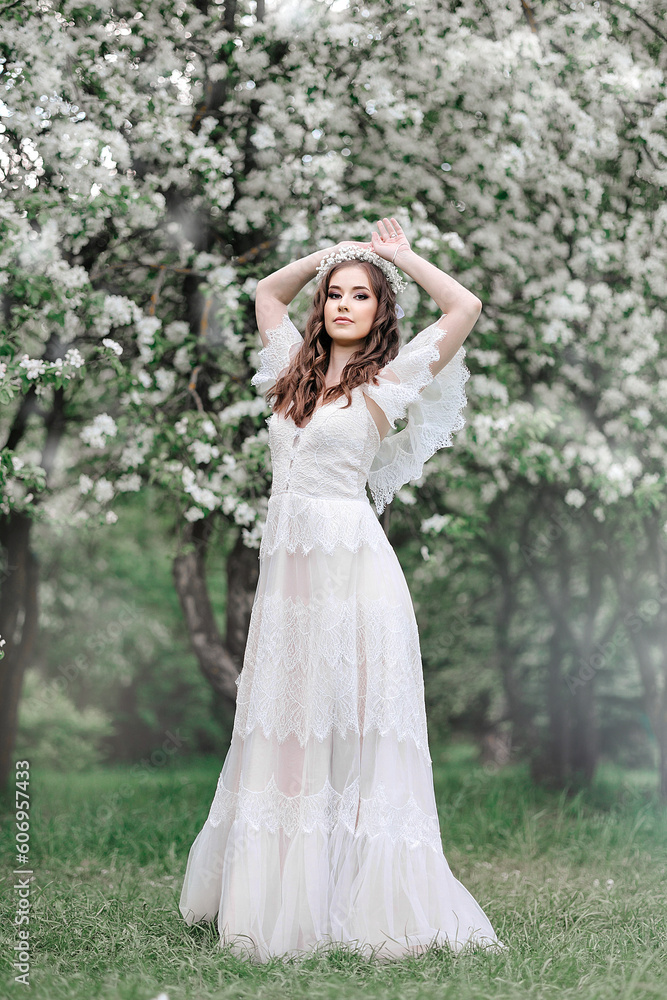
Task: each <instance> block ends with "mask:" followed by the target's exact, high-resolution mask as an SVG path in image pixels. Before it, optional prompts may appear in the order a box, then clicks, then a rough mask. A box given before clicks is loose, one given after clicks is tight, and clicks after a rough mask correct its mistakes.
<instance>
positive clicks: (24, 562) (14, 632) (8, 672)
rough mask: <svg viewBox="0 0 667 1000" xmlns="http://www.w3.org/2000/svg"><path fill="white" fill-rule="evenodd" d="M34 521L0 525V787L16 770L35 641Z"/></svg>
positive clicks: (15, 519)
mask: <svg viewBox="0 0 667 1000" xmlns="http://www.w3.org/2000/svg"><path fill="white" fill-rule="evenodd" d="M31 527H32V521H31V520H30V518H29V517H28V516H27V515H25V514H21V513H17V512H15V511H13V512H12V513H11V514H9V515H8V516H7V517H5V518H3V519H2V522H0V548H1V549H2V554H3V558H4V560H5V565H4V567H3V569H4V572H3V578H2V586H1V589H0V597H1V600H0V635H2V637H3V639H4V640H5V646H4V647H3V648H4V653H5V656H4V658H3V659H2V660H0V787H2V788H5V787H6V786H7V784H8V782H9V779H10V776H11V772H12V768H13V757H12V754H13V751H14V744H15V742H16V731H17V726H18V707H19V700H20V697H21V688H22V687H23V675H24V673H25V669H26V666H27V665H28V663H29V662H30V657H31V656H32V652H33V649H34V646H35V640H36V638H37V624H38V622H37V619H38V602H37V582H38V577H39V570H38V563H37V558H36V556H35V554H34V553H33V552H32V550H31V548H30V530H31Z"/></svg>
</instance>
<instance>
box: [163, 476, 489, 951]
mask: <svg viewBox="0 0 667 1000" xmlns="http://www.w3.org/2000/svg"><path fill="white" fill-rule="evenodd" d="M299 502H300V501H299V498H298V497H297V496H295V495H292V496H289V495H285V494H283V495H277V496H272V497H271V499H270V500H269V518H268V520H267V530H266V532H265V537H264V539H263V544H262V549H261V550H260V573H259V580H258V584H257V590H256V593H255V598H254V602H253V608H252V614H251V619H250V626H249V631H248V640H247V644H246V650H245V655H244V662H243V669H242V671H241V674H240V677H239V679H238V681H237V684H238V699H237V707H236V715H235V720H234V729H233V733H232V739H231V744H230V747H229V750H228V753H227V756H226V758H225V760H224V764H223V767H222V772H221V774H220V778H219V781H218V786H217V790H216V792H215V796H214V799H213V803H212V805H211V808H210V811H209V815H208V818H207V820H206V823H205V824H204V826H203V828H202V829H201V831H200V833H199V834H198V836H197V838H196V840H195V841H194V843H193V845H192V847H191V849H190V854H189V858H188V863H187V869H186V874H185V880H184V884H183V889H182V893H181V899H180V909H181V913H182V915H183V917H184V918H185V920H186V921H187V922H188V923H190V924H192V923H195V922H197V921H200V920H214V919H217V925H218V931H219V934H220V939H221V943H222V945H229V946H230V947H231V949H232V950H233V951H234V952H235V953H239V954H245V955H247V956H248V957H250V958H252V959H253V960H255V961H259V962H265V961H268V960H269V959H270V958H272V957H275V956H295V955H300V954H307V953H309V952H312V951H313V950H314V949H319V948H320V947H321V946H328V945H330V944H345V945H348V946H351V947H353V948H354V949H355V950H361V951H362V952H363V953H364V954H367V955H369V956H370V955H375V956H377V957H379V958H397V957H401V956H403V955H406V954H409V953H415V952H419V951H422V950H424V949H425V948H426V947H427V946H429V945H434V944H436V945H444V944H447V945H449V946H450V947H451V948H453V950H455V951H459V950H460V949H461V948H463V947H464V946H466V945H469V944H470V945H481V946H484V947H488V946H493V947H496V948H502V947H503V945H502V943H501V942H499V941H498V938H497V936H496V934H495V932H494V930H493V928H492V926H491V924H490V922H489V919H488V918H487V916H486V914H485V913H484V911H483V910H482V908H481V906H480V905H479V904H478V903H477V901H476V900H475V899H474V898H473V896H472V895H471V894H470V893H469V892H468V890H467V889H466V888H465V887H464V886H463V885H462V884H461V882H459V881H458V880H457V879H456V878H455V877H454V875H453V874H452V872H451V870H450V868H449V865H448V863H447V861H446V859H445V856H444V854H443V849H442V842H441V837H440V827H439V822H438V813H437V807H436V802H435V794H434V787H433V773H432V764H431V757H430V754H429V748H428V736H427V728H426V714H425V705H424V687H423V675H422V663H421V654H420V646H419V636H418V631H417V623H416V619H415V613H414V608H413V605H412V599H411V596H410V593H409V590H408V586H407V582H406V580H405V576H404V574H403V570H402V568H401V566H400V563H399V561H398V558H397V556H396V554H395V552H394V550H393V549H392V547H391V545H390V544H389V542H388V540H387V539H386V536H385V534H384V532H383V531H382V528H381V526H380V524H379V522H378V521H377V518H375V515H374V514H373V513H372V511H371V508H370V506H369V505H368V504H366V502H365V501H357V500H349V501H345V500H341V501H337V503H338V504H339V506H340V505H341V504H342V505H344V506H343V509H342V513H343V514H344V521H343V523H345V524H346V525H347V526H348V527H349V526H351V527H350V531H352V534H353V536H354V537H352V536H350V537H349V538H347V539H345V540H344V541H345V544H340V541H341V539H340V535H337V536H336V541H335V543H333V544H332V545H331V546H327V544H326V541H325V539H326V532H325V531H323V529H322V522H321V515H322V510H323V506H324V508H326V502H325V504H324V505H322V504H320V505H319V507H318V510H317V513H316V516H317V518H319V521H318V524H317V526H316V529H317V530H316V532H315V536H316V537H317V539H319V542H318V543H317V544H313V545H309V540H308V539H304V538H303V537H301V538H300V539H299V540H298V544H290V543H289V541H286V537H287V535H289V531H287V532H283V533H281V532H280V531H279V530H278V531H276V528H277V527H279V526H280V523H281V519H282V521H283V522H287V523H289V524H300V525H303V524H304V517H303V513H304V512H303V510H300V511H299V517H298V518H296V519H294V518H293V513H294V512H293V510H292V509H291V508H293V506H294V504H298V503H299ZM308 502H310V501H308ZM303 503H306V498H304V499H303ZM353 504H359V505H361V506H359V507H356V508H355V507H352V506H350V505H353ZM366 507H367V508H368V509H367V510H366V509H365V508H366ZM329 513H331V514H332V516H333V515H335V514H336V511H335V510H329ZM339 513H340V512H339ZM369 517H370V520H369ZM332 523H333V522H332ZM340 523H341V521H338V524H340ZM355 524H356V525H357V526H356V528H355ZM373 525H374V527H373ZM272 531H273V536H272ZM272 538H273V544H272ZM323 539H324V541H323ZM293 541H294V540H293ZM290 549H291V550H292V551H290ZM327 549H329V550H328V551H327Z"/></svg>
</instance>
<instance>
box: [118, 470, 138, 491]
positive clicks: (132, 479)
mask: <svg viewBox="0 0 667 1000" xmlns="http://www.w3.org/2000/svg"><path fill="white" fill-rule="evenodd" d="M116 489H117V490H118V491H119V492H120V493H137V492H138V491H139V490H140V489H141V476H140V475H139V474H138V473H136V472H131V473H128V474H127V475H124V476H120V478H119V479H117V480H116Z"/></svg>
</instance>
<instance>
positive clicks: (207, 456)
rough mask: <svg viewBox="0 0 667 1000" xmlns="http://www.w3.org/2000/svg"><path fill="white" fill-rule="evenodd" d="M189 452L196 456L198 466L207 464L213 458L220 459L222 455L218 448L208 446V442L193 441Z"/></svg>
mask: <svg viewBox="0 0 667 1000" xmlns="http://www.w3.org/2000/svg"><path fill="white" fill-rule="evenodd" d="M188 450H189V451H191V452H192V453H193V455H194V456H195V462H196V463H197V465H203V464H206V463H208V462H210V461H211V459H212V458H218V456H219V455H220V452H219V451H218V449H217V448H216V446H215V445H211V444H208V442H206V441H193V442H192V444H191V445H190V447H189V449H188Z"/></svg>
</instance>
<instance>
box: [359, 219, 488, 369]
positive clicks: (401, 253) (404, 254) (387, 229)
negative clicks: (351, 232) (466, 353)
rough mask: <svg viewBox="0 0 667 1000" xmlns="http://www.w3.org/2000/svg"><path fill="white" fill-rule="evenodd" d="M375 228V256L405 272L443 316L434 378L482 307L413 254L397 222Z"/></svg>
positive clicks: (373, 235)
mask: <svg viewBox="0 0 667 1000" xmlns="http://www.w3.org/2000/svg"><path fill="white" fill-rule="evenodd" d="M377 228H378V232H377V233H375V232H374V233H373V234H372V245H373V250H374V252H375V253H377V254H378V255H379V256H380V257H384V259H385V260H390V261H392V262H393V263H394V264H396V266H397V267H400V268H401V270H402V271H405V273H406V274H407V275H409V277H411V278H412V279H413V281H416V282H417V284H418V285H421V287H422V288H423V289H424V291H425V292H426V293H427V294H428V295H430V296H431V298H432V299H433V301H434V302H435V303H436V305H437V306H438V307H439V308H440V309H441V310H442V312H443V315H442V316H441V317H440V319H439V320H438V324H437V325H438V326H440V327H442V328H443V330H447V336H446V337H443V338H442V340H441V341H440V342H439V345H438V347H439V351H440V357H439V359H438V360H437V361H433V362H431V365H430V368H431V372H432V373H433V375H437V374H438V372H439V371H441V370H442V369H443V368H444V367H445V365H446V364H448V362H450V361H451V360H452V358H453V357H454V355H455V354H456V352H457V351H458V350H459V348H460V347H461V345H462V343H463V341H464V340H465V339H466V337H467V336H468V334H469V333H470V331H471V330H472V328H473V326H474V325H475V323H476V322H477V320H478V318H479V314H480V312H481V311H482V303H481V302H480V300H479V299H478V298H477V296H476V295H473V293H472V292H470V291H469V290H468V289H467V288H465V287H464V286H463V285H461V284H460V283H459V282H458V281H456V279H455V278H452V277H451V275H449V274H447V273H446V272H445V271H441V270H440V268H438V267H436V266H435V265H434V264H431V263H429V261H427V260H424V259H423V258H422V257H420V256H419V254H417V253H415V252H414V250H412V248H411V247H410V243H409V241H408V239H407V237H406V235H405V233H404V232H403V230H402V229H401V227H400V225H399V224H398V222H397V221H396V219H382V220H381V221H380V222H378V223H377Z"/></svg>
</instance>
